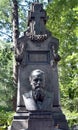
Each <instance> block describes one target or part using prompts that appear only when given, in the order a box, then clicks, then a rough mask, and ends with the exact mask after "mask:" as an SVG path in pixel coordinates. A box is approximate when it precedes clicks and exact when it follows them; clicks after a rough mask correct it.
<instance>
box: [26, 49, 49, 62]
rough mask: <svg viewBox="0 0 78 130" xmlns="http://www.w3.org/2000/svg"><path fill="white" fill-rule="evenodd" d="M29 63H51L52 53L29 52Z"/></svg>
mask: <svg viewBox="0 0 78 130" xmlns="http://www.w3.org/2000/svg"><path fill="white" fill-rule="evenodd" d="M27 61H28V63H38V64H39V63H47V64H48V63H49V62H50V52H49V51H28V52H27Z"/></svg>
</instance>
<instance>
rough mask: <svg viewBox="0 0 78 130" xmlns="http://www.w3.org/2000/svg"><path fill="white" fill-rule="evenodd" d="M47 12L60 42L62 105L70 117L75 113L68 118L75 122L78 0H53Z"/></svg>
mask: <svg viewBox="0 0 78 130" xmlns="http://www.w3.org/2000/svg"><path fill="white" fill-rule="evenodd" d="M47 14H48V16H49V20H48V22H47V25H46V26H47V28H48V29H49V30H50V31H51V32H52V35H54V36H56V37H57V38H58V39H59V43H60V48H59V54H60V56H61V61H60V63H59V81H60V94H61V105H62V108H64V109H66V112H68V113H69V115H70V117H71V112H72V113H73V114H72V119H70V118H69V119H68V118H67V119H68V120H69V124H74V123H75V121H74V117H75V116H74V115H76V113H78V1H77V0H75V1H74V0H53V1H52V3H50V4H49V5H48V7H47ZM67 116H68V114H67ZM71 120H72V123H70V122H71ZM76 122H77V123H78V119H77V120H76Z"/></svg>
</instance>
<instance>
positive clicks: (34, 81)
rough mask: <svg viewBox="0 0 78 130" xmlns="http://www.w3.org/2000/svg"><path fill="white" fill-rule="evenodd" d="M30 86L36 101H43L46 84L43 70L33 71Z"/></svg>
mask: <svg viewBox="0 0 78 130" xmlns="http://www.w3.org/2000/svg"><path fill="white" fill-rule="evenodd" d="M29 80H30V84H31V86H32V91H33V97H34V99H35V100H38V101H43V99H44V83H45V75H44V72H43V71H42V70H39V69H37V70H34V71H32V73H31V75H30V77H29Z"/></svg>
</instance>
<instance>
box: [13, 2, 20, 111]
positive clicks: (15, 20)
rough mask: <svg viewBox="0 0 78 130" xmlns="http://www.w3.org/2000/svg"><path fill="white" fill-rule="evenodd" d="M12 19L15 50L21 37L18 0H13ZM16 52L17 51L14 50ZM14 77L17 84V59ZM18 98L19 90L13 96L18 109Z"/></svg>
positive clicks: (14, 106)
mask: <svg viewBox="0 0 78 130" xmlns="http://www.w3.org/2000/svg"><path fill="white" fill-rule="evenodd" d="M12 19H13V21H12V22H13V44H14V50H15V47H16V44H17V39H18V37H19V22H18V2H17V0H12ZM14 53H15V52H14ZM13 77H14V84H15V86H17V82H18V63H17V62H16V61H15V57H14V63H13ZM16 88H17V87H16ZM16 99H17V92H16V94H15V96H14V98H13V108H14V110H15V109H16Z"/></svg>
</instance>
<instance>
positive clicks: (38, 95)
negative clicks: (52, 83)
mask: <svg viewBox="0 0 78 130" xmlns="http://www.w3.org/2000/svg"><path fill="white" fill-rule="evenodd" d="M32 94H33V98H34V100H35V101H36V102H37V101H40V102H43V100H44V96H45V94H44V90H43V89H42V88H36V89H35V90H33V91H32Z"/></svg>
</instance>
